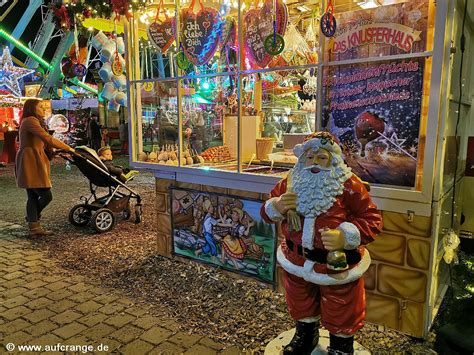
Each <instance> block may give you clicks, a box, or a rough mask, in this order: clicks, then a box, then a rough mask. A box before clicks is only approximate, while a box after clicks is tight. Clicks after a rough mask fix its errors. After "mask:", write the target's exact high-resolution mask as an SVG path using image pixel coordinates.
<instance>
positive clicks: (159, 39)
mask: <svg viewBox="0 0 474 355" xmlns="http://www.w3.org/2000/svg"><path fill="white" fill-rule="evenodd" d="M162 7H163V0H161V1H160V4H159V5H158V10H157V11H156V17H155V21H153V22H152V23H151V24H150V26H148V28H147V34H148V39H149V40H150V42H151V43H152V44H153V46H155V47H156V48H158V49H160V50H161V52H162V53H163V54H165V53H166V51H167V50H168V49H169V48H170V47H171V45H172V44H173V42H174V38H175V26H176V22H175V19H174V18H170V17H168V13H167V12H166V11H165V10H164V9H163V8H162ZM162 10H163V11H162ZM161 11H162V12H163V13H164V14H165V20H164V21H161V20H159V19H158V17H159V15H160V12H161Z"/></svg>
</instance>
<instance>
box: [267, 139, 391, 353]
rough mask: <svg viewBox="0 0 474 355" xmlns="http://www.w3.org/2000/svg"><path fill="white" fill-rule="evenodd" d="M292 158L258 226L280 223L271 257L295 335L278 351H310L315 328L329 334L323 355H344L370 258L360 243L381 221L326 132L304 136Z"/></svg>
mask: <svg viewBox="0 0 474 355" xmlns="http://www.w3.org/2000/svg"><path fill="white" fill-rule="evenodd" d="M294 153H295V155H296V156H297V157H298V162H297V163H296V164H295V167H294V169H293V171H292V173H291V174H290V175H289V176H288V178H287V179H283V180H282V181H280V182H279V183H278V184H277V185H276V186H275V188H274V189H273V190H272V192H271V195H270V199H269V200H268V201H267V202H266V203H265V204H264V205H263V206H262V209H261V215H262V217H263V218H264V220H265V221H266V222H268V223H276V222H281V230H282V233H283V235H284V237H285V239H284V240H283V241H282V243H281V245H280V247H279V248H278V252H277V259H278V262H279V263H280V265H281V266H282V267H283V269H284V270H285V276H284V282H285V290H286V302H287V305H288V310H289V312H290V315H291V316H292V318H293V319H295V321H296V333H295V336H294V337H293V339H292V340H291V342H290V343H289V344H288V345H286V346H285V348H284V350H283V353H284V354H310V353H311V351H312V350H313V349H314V347H315V346H316V345H317V344H318V340H319V331H318V329H319V326H320V325H322V326H324V327H325V328H326V329H327V330H328V331H329V333H330V345H329V348H328V353H329V354H352V353H353V352H354V347H353V342H354V333H355V332H356V331H357V330H359V329H360V328H362V326H363V321H364V318H365V292H364V280H363V278H362V275H363V274H364V272H365V271H367V269H368V268H369V266H370V256H369V252H368V251H367V250H366V249H365V248H364V245H366V244H368V243H370V242H372V241H373V240H374V238H375V236H376V235H377V233H379V232H380V230H381V228H382V217H381V214H380V212H379V211H378V210H377V207H376V206H375V205H374V203H373V202H372V200H371V198H370V196H369V194H368V192H367V189H366V187H365V185H364V184H363V183H362V182H361V180H360V179H359V178H357V177H356V176H355V175H354V174H352V172H351V170H350V168H349V167H348V166H347V165H346V164H345V163H344V161H343V158H342V152H341V148H340V147H339V145H338V143H337V142H336V140H335V138H334V137H333V136H332V135H331V134H329V133H327V132H318V133H314V134H312V135H310V136H308V137H307V138H306V139H305V141H304V143H302V144H298V145H297V146H295V148H294ZM295 211H296V212H295ZM289 216H290V217H291V218H289ZM295 222H296V223H295Z"/></svg>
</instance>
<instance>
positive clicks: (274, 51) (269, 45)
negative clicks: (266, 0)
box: [263, 0, 285, 55]
mask: <svg viewBox="0 0 474 355" xmlns="http://www.w3.org/2000/svg"><path fill="white" fill-rule="evenodd" d="M276 13H277V3H276V0H273V11H272V17H273V34H270V35H268V36H267V38H265V42H264V44H263V46H264V47H265V51H266V52H267V53H268V54H270V55H278V54H280V53H281V52H283V49H284V48H285V40H284V39H283V36H282V35H280V34H278V33H277V29H278V28H277V15H276Z"/></svg>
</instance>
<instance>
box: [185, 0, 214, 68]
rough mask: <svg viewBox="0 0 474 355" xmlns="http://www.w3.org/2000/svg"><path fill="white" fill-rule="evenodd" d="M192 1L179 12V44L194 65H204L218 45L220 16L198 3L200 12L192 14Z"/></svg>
mask: <svg viewBox="0 0 474 355" xmlns="http://www.w3.org/2000/svg"><path fill="white" fill-rule="evenodd" d="M195 3H196V1H195V0H193V1H192V2H191V4H190V5H189V7H188V8H187V9H183V10H181V17H180V19H181V22H180V23H181V31H180V32H181V44H182V45H183V50H184V53H185V54H186V57H187V58H188V59H189V61H190V62H191V63H193V64H194V65H203V64H206V63H207V62H208V61H209V60H210V59H211V58H212V57H213V56H214V53H215V52H216V50H217V47H218V45H219V37H220V32H221V15H220V13H219V11H217V10H216V9H213V8H211V7H204V4H203V3H202V1H200V2H199V5H200V10H199V11H198V12H197V13H194V5H195Z"/></svg>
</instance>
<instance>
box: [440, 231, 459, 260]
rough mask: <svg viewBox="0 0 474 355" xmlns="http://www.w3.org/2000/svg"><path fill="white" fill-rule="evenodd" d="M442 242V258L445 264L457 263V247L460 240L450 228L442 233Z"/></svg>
mask: <svg viewBox="0 0 474 355" xmlns="http://www.w3.org/2000/svg"><path fill="white" fill-rule="evenodd" d="M442 243H443V249H444V254H443V259H444V261H445V262H446V264H451V263H452V262H454V264H457V263H458V262H459V259H458V255H457V248H458V246H459V244H461V240H460V239H459V237H458V235H457V234H456V232H455V231H454V230H453V229H452V228H450V229H449V230H448V231H447V233H446V234H445V235H444V237H443V240H442Z"/></svg>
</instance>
